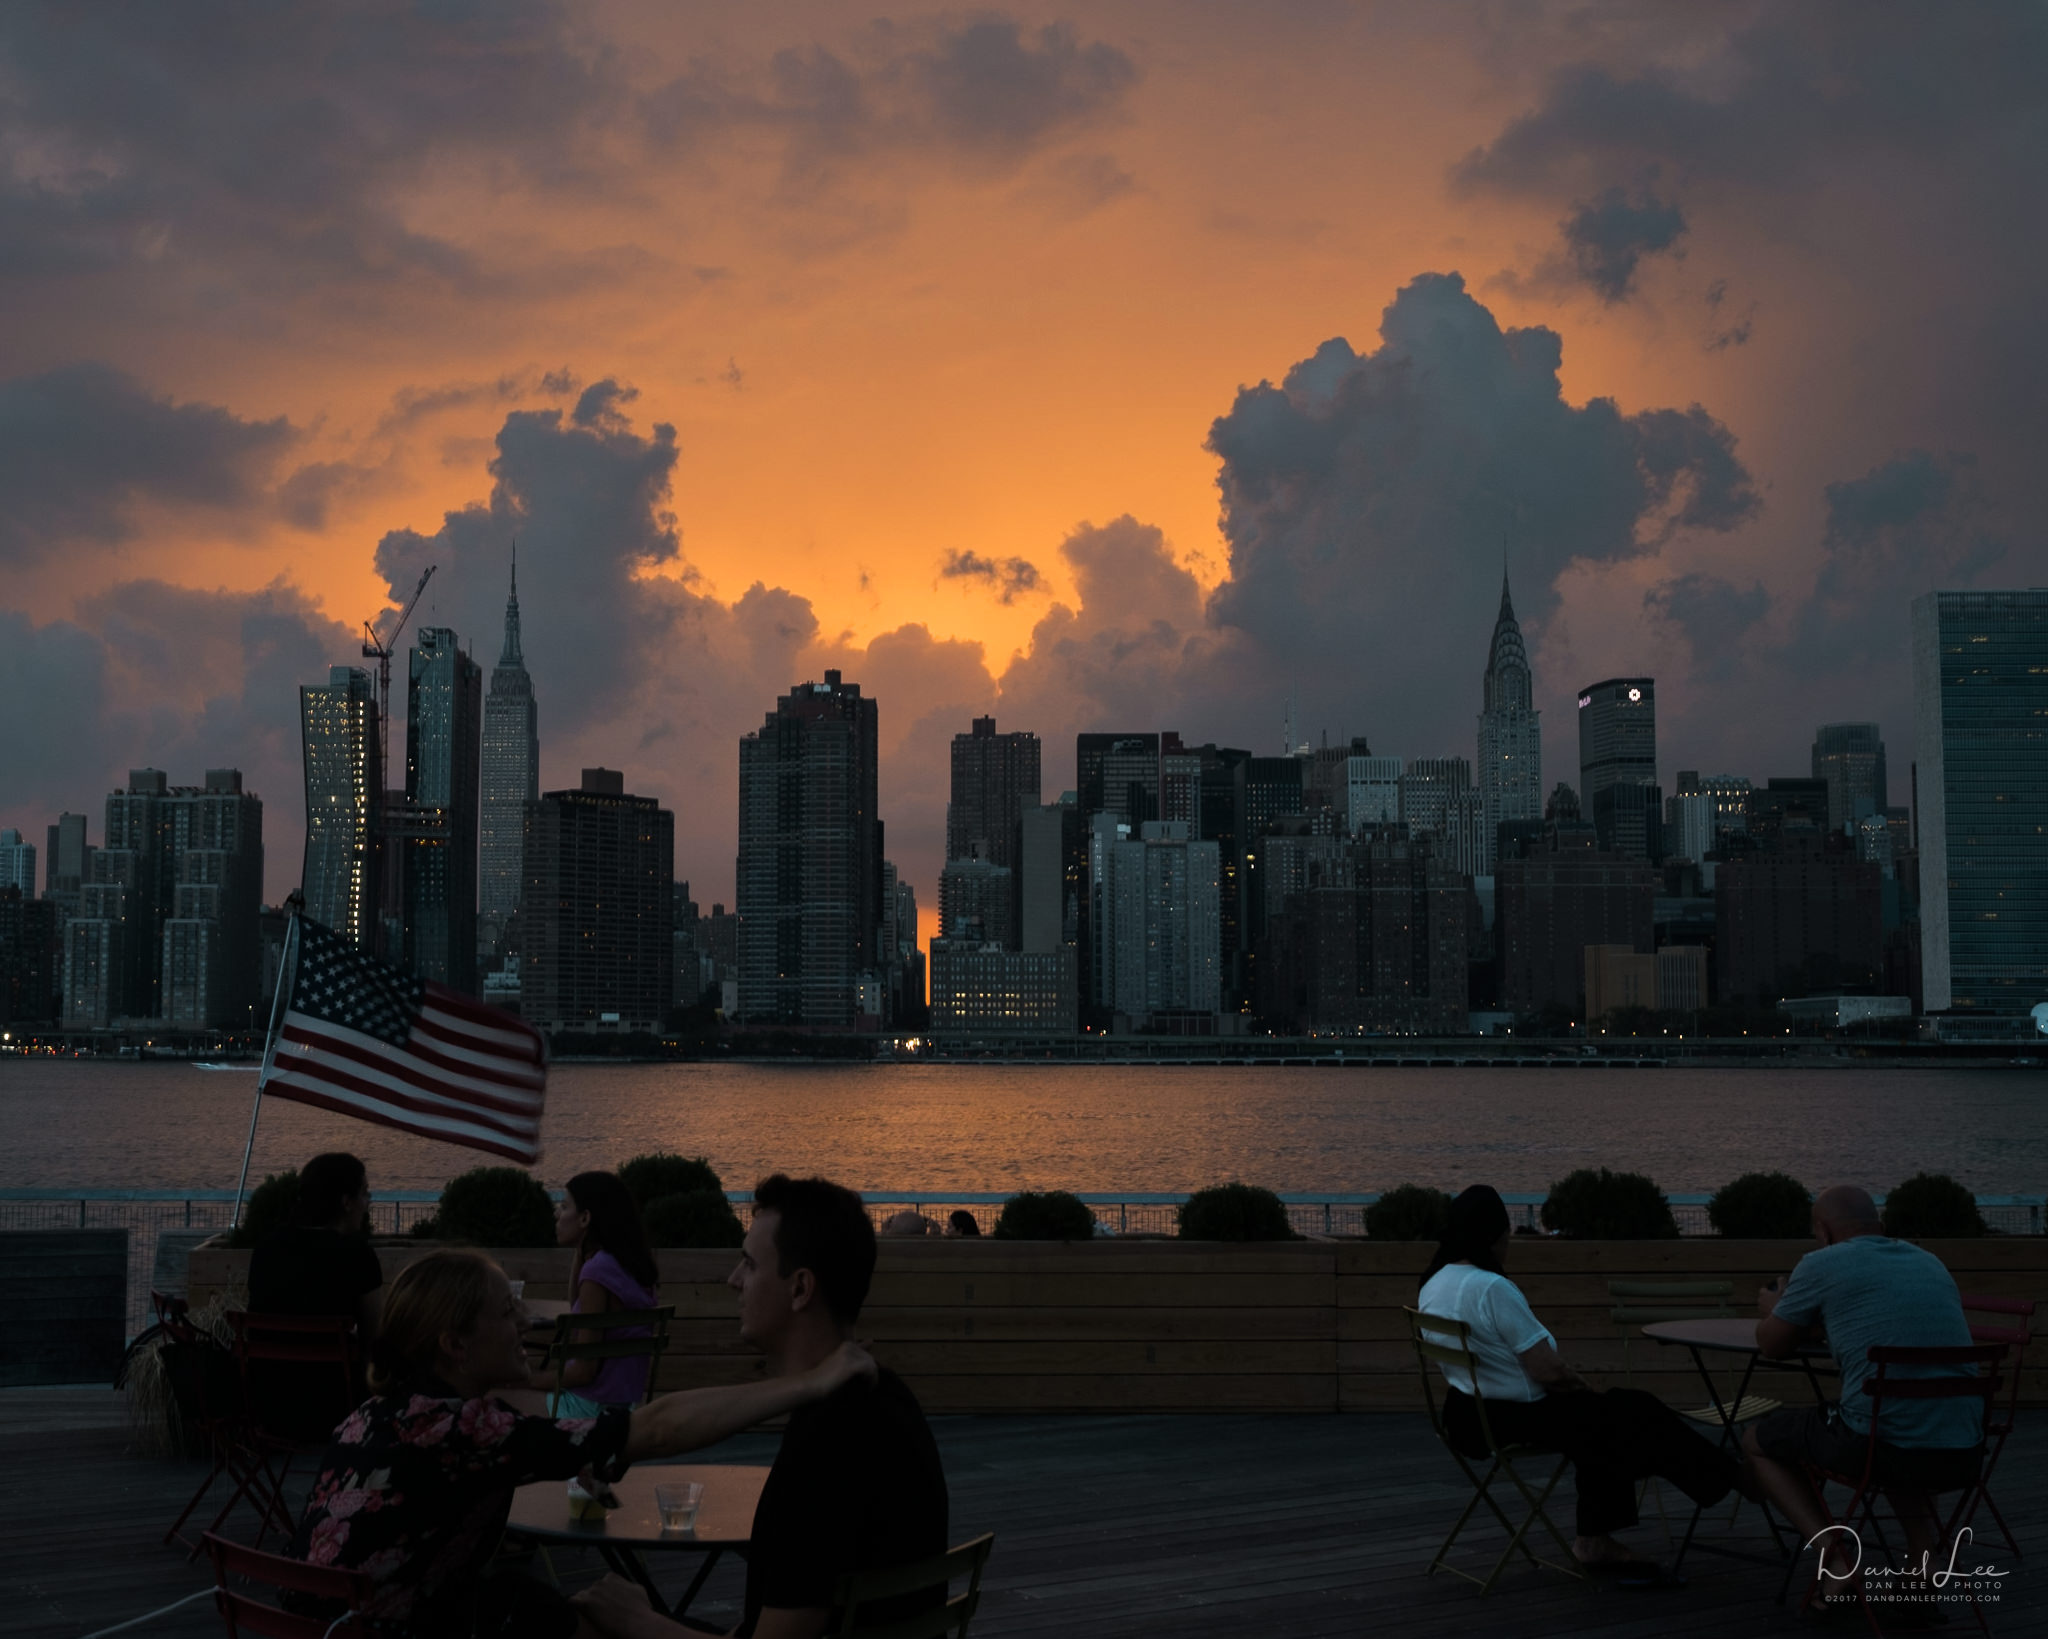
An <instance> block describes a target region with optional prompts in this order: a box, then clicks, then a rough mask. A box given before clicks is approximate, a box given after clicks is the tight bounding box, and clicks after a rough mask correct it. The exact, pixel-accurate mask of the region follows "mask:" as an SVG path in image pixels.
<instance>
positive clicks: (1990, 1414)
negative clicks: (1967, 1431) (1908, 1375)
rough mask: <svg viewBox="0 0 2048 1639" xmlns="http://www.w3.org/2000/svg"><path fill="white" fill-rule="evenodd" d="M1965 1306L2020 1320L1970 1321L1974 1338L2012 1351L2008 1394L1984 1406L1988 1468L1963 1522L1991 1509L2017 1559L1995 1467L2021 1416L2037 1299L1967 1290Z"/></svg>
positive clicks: (1969, 1311)
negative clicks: (1995, 1486) (1994, 1489)
mask: <svg viewBox="0 0 2048 1639" xmlns="http://www.w3.org/2000/svg"><path fill="white" fill-rule="evenodd" d="M1963 1309H1964V1311H1965V1313H1967V1314H1978V1315H2009V1316H2011V1317H2012V1319H2013V1320H2014V1321H2015V1322H2016V1324H2014V1325H2011V1326H1992V1325H1986V1324H1984V1323H1982V1322H1979V1321H1974V1320H1973V1321H1971V1322H1970V1336H1971V1337H1972V1338H1973V1339H1974V1340H1976V1341H1977V1342H1979V1343H2002V1344H2004V1345H2005V1346H2006V1348H2007V1349H2008V1350H2009V1351H2010V1353H2009V1354H2008V1355H2007V1357H2006V1368H2007V1370H2006V1378H2007V1390H2006V1394H2005V1396H2004V1398H2003V1399H2002V1400H2000V1401H1998V1402H1997V1403H1996V1404H1994V1405H1990V1406H1986V1407H1985V1408H1984V1471H1983V1472H1982V1473H1981V1474H1980V1475H1979V1476H1978V1477H1977V1494H1976V1495H1975V1496H1974V1497H1972V1498H1971V1499H1970V1506H1969V1507H1968V1509H1966V1510H1965V1511H1964V1514H1963V1524H1965V1525H1968V1524H1970V1523H1971V1522H1972V1521H1973V1520H1975V1519H1976V1517H1977V1509H1978V1507H1979V1505H1981V1506H1983V1507H1985V1508H1988V1509H1990V1510H1991V1517H1992V1519H1994V1520H1996V1521H1997V1522H1998V1534H1999V1535H2000V1536H2001V1537H2003V1538H2004V1539H2005V1547H2006V1550H2007V1551H2008V1552H2009V1553H2010V1554H2011V1555H2012V1557H2013V1558H2014V1559H2019V1558H2022V1557H2023V1556H2022V1555H2021V1553H2020V1545H2019V1542H2018V1541H2017V1540H2016V1539H2015V1538H2014V1536H2013V1534H2012V1527H2011V1526H2010V1525H2008V1524H2006V1523H2005V1516H2004V1515H2003V1514H2001V1513H2000V1512H1999V1511H1998V1502H1997V1499H1996V1498H1994V1497H1993V1496H1992V1495H1991V1471H1992V1470H1993V1469H1994V1468H1996V1467H1997V1466H1998V1457H1999V1453H2000V1452H2002V1451H2004V1450H2005V1442H2006V1441H2007V1440H2008V1439H2010V1438H2011V1437H2012V1431H2013V1424H2014V1422H2015V1421H2016V1420H2017V1419H2018V1417H2019V1409H2020V1371H2021V1369H2022V1368H2023V1367H2024V1366H2025V1364H2026V1353H2027V1346H2028V1345H2029V1344H2031V1343H2032V1342H2033V1341H2034V1300H2033V1299H2032V1298H1993V1297H1981V1296H1976V1295H1973V1294H1971V1293H1968V1292H1965V1293H1964V1294H1963Z"/></svg>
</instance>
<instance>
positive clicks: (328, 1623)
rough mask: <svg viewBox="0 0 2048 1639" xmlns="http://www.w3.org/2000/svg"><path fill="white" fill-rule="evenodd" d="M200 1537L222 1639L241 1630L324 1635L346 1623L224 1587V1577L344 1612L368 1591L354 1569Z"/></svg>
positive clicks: (270, 1638)
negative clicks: (208, 1563)
mask: <svg viewBox="0 0 2048 1639" xmlns="http://www.w3.org/2000/svg"><path fill="white" fill-rule="evenodd" d="M201 1541H202V1543H203V1544H204V1546H205V1548H206V1551H207V1553H208V1554H209V1555H210V1556H211V1557H212V1560H213V1600H214V1604H215V1606H216V1608H218V1610H219V1611H220V1616H221V1620H222V1621H223V1622H225V1623H226V1624H227V1629H228V1639H240V1636H241V1635H242V1634H245V1633H252V1634H260V1635H262V1636H263V1639H327V1636H328V1635H329V1634H331V1633H333V1632H335V1631H336V1630H337V1629H338V1630H339V1631H340V1632H342V1633H344V1634H346V1633H347V1632H348V1631H349V1629H350V1627H351V1624H350V1623H349V1622H348V1621H347V1620H346V1619H344V1618H341V1617H326V1616H301V1615H299V1614H298V1613H297V1612H295V1611H288V1610H283V1609H280V1608H279V1607H278V1606H276V1605H271V1604H266V1603H265V1602H264V1601H263V1600H260V1599H258V1598H256V1597H255V1596H254V1595H253V1594H249V1593H244V1592H243V1591H241V1590H240V1589H238V1588H234V1587H230V1586H229V1582H228V1579H229V1578H230V1577H233V1578H237V1579H239V1580H241V1581H244V1582H260V1583H263V1584H265V1585H266V1586H269V1587H273V1588H288V1589H290V1590H291V1591H293V1592H294V1593H303V1594H310V1595H312V1596H313V1597H314V1598H316V1599H329V1600H334V1601H336V1602H337V1603H339V1604H341V1605H343V1606H345V1607H346V1608H347V1610H349V1611H359V1610H361V1609H362V1608H363V1602H364V1601H365V1600H366V1599H367V1598H368V1597H369V1595H370V1579H369V1578H368V1577H366V1576H364V1575H363V1574H362V1573H361V1572H359V1571H343V1570H337V1569H336V1568H335V1567H333V1566H331V1565H308V1564H307V1563H306V1562H305V1561H304V1560H302V1559H286V1558H285V1557H284V1556H283V1555H282V1554H266V1553H264V1552H262V1550H260V1549H257V1548H244V1547H243V1546H242V1545H241V1544H240V1543H238V1542H229V1541H228V1540H227V1539H226V1538H224V1537H219V1536H216V1535H215V1534H214V1533H213V1532H211V1531H208V1532H207V1533H206V1535H205V1536H204V1537H203V1538H202V1539H201Z"/></svg>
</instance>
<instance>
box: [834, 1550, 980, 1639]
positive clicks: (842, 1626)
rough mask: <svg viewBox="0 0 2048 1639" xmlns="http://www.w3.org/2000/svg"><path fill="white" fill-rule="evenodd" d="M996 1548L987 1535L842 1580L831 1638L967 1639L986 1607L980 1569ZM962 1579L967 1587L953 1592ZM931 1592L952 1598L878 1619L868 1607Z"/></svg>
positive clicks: (856, 1572)
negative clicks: (916, 1611) (976, 1617)
mask: <svg viewBox="0 0 2048 1639" xmlns="http://www.w3.org/2000/svg"><path fill="white" fill-rule="evenodd" d="M995 1545H996V1539H995V1533H994V1532H992V1531H986V1532H983V1533H982V1534H981V1535H980V1536H978V1537H976V1538H974V1539H973V1540H972V1541H971V1542H963V1543H961V1544H960V1546H959V1547H957V1548H949V1549H948V1550H947V1551H946V1552H945V1553H943V1554H935V1555H933V1556H932V1558H930V1559H921V1560H917V1561H915V1562H914V1563H912V1564H909V1565H889V1566H885V1567H882V1568H880V1569H877V1570H872V1571H855V1572H854V1573H853V1574H852V1575H851V1576H843V1577H841V1578H840V1579H839V1587H838V1591H837V1592H836V1593H834V1594H833V1596H832V1604H833V1608H834V1609H835V1610H836V1611H837V1612H838V1617H839V1619H838V1621H837V1623H836V1624H835V1625H834V1626H833V1628H832V1631H831V1636H830V1639H967V1624H968V1623H969V1622H971V1621H973V1620H974V1613H975V1611H976V1609H977V1608H978V1607H979V1606H980V1604H981V1569H982V1567H983V1566H984V1565H986V1564H987V1563H988V1556H989V1552H990V1550H991V1549H993V1548H994V1547H995ZM959 1577H965V1578H966V1579H967V1586H966V1587H965V1588H963V1589H961V1590H960V1592H958V1593H952V1591H951V1590H952V1584H953V1582H954V1580H955V1579H956V1578H959ZM928 1588H929V1589H936V1590H937V1591H938V1593H939V1594H940V1595H941V1596H945V1595H949V1594H950V1597H946V1598H943V1599H942V1600H940V1601H935V1602H934V1603H933V1605H932V1608H931V1609H930V1610H928V1611H923V1612H920V1613H919V1614H918V1615H916V1616H885V1617H874V1616H869V1615H868V1614H867V1612H866V1607H868V1606H870V1605H873V1604H875V1603H877V1602H878V1601H881V1600H884V1599H895V1598H899V1597H901V1596H902V1595H904V1594H909V1593H919V1592H922V1591H923V1590H925V1589H928Z"/></svg>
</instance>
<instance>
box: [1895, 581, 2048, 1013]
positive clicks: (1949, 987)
mask: <svg viewBox="0 0 2048 1639" xmlns="http://www.w3.org/2000/svg"><path fill="white" fill-rule="evenodd" d="M1913 715H1914V726H1915V731H1916V734H1915V738H1916V742H1917V750H1918V764H1917V769H1916V785H1915V790H1916V796H1917V805H1918V808H1919V821H1918V831H1919V838H1920V957H1921V982H1922V985H1923V987H1924V989H1923V996H1924V1005H1925V1007H1926V1009H1927V1011H1928V1012H1930V1013H1943V1012H1950V1011H1954V1012H1956V1013H1959V1014H1978V1015H2007V1016H2015V1017H2020V1016H2024V1015H2026V1014H2027V1013H2028V1012H2030V1011H2031V1010H2032V1008H2033V1007H2034V1005H2035V1004H2036V1003H2037V1002H2042V1001H2048V588H2036V589H2034V590H2031V591H2025V592H1929V593H1927V594H1925V595H1924V596H1921V597H1918V598H1915V599H1914V600H1913Z"/></svg>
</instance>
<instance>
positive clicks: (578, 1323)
mask: <svg viewBox="0 0 2048 1639" xmlns="http://www.w3.org/2000/svg"><path fill="white" fill-rule="evenodd" d="M675 1318H676V1311H675V1306H674V1305H673V1304H665V1305H664V1306H662V1307H661V1308H659V1309H602V1310H599V1311H598V1312H597V1313H595V1314H589V1315H579V1314H576V1313H574V1312H571V1313H569V1314H565V1315H557V1316H556V1317H555V1335H554V1337H553V1338H552V1339H550V1340H549V1343H548V1348H547V1355H546V1357H545V1358H544V1359H543V1361H542V1370H543V1371H545V1370H547V1369H549V1368H550V1367H552V1368H553V1370H554V1374H555V1381H554V1386H553V1387H552V1388H551V1389H550V1390H549V1391H548V1392H549V1393H550V1394H562V1393H565V1392H572V1391H566V1390H564V1388H563V1386H562V1373H563V1372H564V1371H565V1370H566V1369H567V1367H568V1364H569V1362H570V1361H572V1360H631V1359H637V1358H640V1357H642V1356H644V1357H645V1358H646V1360H647V1388H646V1390H645V1392H644V1393H642V1395H641V1396H640V1400H641V1403H642V1404H643V1405H644V1404H646V1402H647V1401H649V1400H651V1399H652V1398H653V1397H654V1374H655V1373H656V1372H657V1371H659V1370H660V1369H661V1357H662V1355H663V1354H664V1353H666V1352H667V1350H668V1329H669V1325H670V1323H671V1322H673V1321H674V1320H675ZM643 1327H644V1328H645V1329H646V1331H647V1334H648V1335H647V1336H645V1337H613V1336H611V1335H609V1334H611V1333H613V1332H619V1331H625V1330H627V1329H629V1328H643ZM578 1332H597V1333H600V1334H603V1335H600V1336H599V1337H597V1338H595V1339H588V1338H586V1339H580V1340H579V1339H578V1338H577V1337H576V1335H575V1334H576V1333H578Z"/></svg>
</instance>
